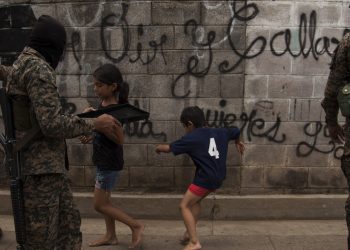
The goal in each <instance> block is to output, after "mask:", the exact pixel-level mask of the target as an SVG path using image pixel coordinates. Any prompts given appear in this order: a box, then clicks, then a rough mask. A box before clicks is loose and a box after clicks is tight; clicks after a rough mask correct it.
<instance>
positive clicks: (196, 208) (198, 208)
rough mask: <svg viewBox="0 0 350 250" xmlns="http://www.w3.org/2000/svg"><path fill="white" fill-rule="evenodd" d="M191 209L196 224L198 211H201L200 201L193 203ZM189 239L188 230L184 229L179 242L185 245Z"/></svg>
mask: <svg viewBox="0 0 350 250" xmlns="http://www.w3.org/2000/svg"><path fill="white" fill-rule="evenodd" d="M191 211H192V214H193V216H194V219H195V221H196V225H197V222H198V219H199V215H200V212H201V203H200V201H199V202H197V203H195V204H194V205H193V206H192V208H191ZM189 240H190V235H189V234H188V232H187V230H186V231H185V233H184V235H183V237H182V239H181V244H183V245H187V243H188V242H189Z"/></svg>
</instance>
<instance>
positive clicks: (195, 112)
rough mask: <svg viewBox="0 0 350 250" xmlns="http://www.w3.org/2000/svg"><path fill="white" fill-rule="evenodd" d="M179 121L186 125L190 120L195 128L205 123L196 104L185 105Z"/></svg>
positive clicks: (202, 114)
mask: <svg viewBox="0 0 350 250" xmlns="http://www.w3.org/2000/svg"><path fill="white" fill-rule="evenodd" d="M180 121H181V122H182V123H183V124H185V125H186V126H188V125H189V122H192V123H193V125H194V126H195V127H196V128H201V127H204V126H205V125H206V121H205V117H204V112H203V110H201V109H200V108H199V107H198V106H192V107H187V108H184V110H182V113H181V116H180Z"/></svg>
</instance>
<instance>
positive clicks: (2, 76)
mask: <svg viewBox="0 0 350 250" xmlns="http://www.w3.org/2000/svg"><path fill="white" fill-rule="evenodd" d="M11 69H12V67H11V66H5V65H0V81H3V82H4V83H5V84H6V81H7V77H8V75H9V74H10V72H11Z"/></svg>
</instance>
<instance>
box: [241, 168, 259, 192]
mask: <svg viewBox="0 0 350 250" xmlns="http://www.w3.org/2000/svg"><path fill="white" fill-rule="evenodd" d="M241 173H242V181H241V183H242V187H245V188H248V187H249V188H259V187H263V186H264V168H263V167H245V166H244V167H242V169H241Z"/></svg>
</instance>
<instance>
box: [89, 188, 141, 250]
mask: <svg viewBox="0 0 350 250" xmlns="http://www.w3.org/2000/svg"><path fill="white" fill-rule="evenodd" d="M96 192H97V193H101V192H105V191H104V190H100V189H95V193H96ZM97 197H99V198H100V199H97V200H96V203H95V209H96V210H97V211H98V212H100V213H102V214H104V215H105V216H108V217H110V218H112V219H114V220H118V221H120V222H122V223H124V224H126V225H127V226H129V227H130V229H131V232H132V243H131V245H130V248H134V247H136V246H138V245H139V244H140V242H141V240H142V234H143V230H144V228H145V226H144V225H143V224H142V223H140V222H138V221H137V220H135V219H133V218H132V217H131V216H129V215H128V214H126V213H125V212H123V211H122V210H121V209H119V208H116V207H113V205H112V204H111V202H110V200H109V199H104V198H103V196H102V195H97Z"/></svg>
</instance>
